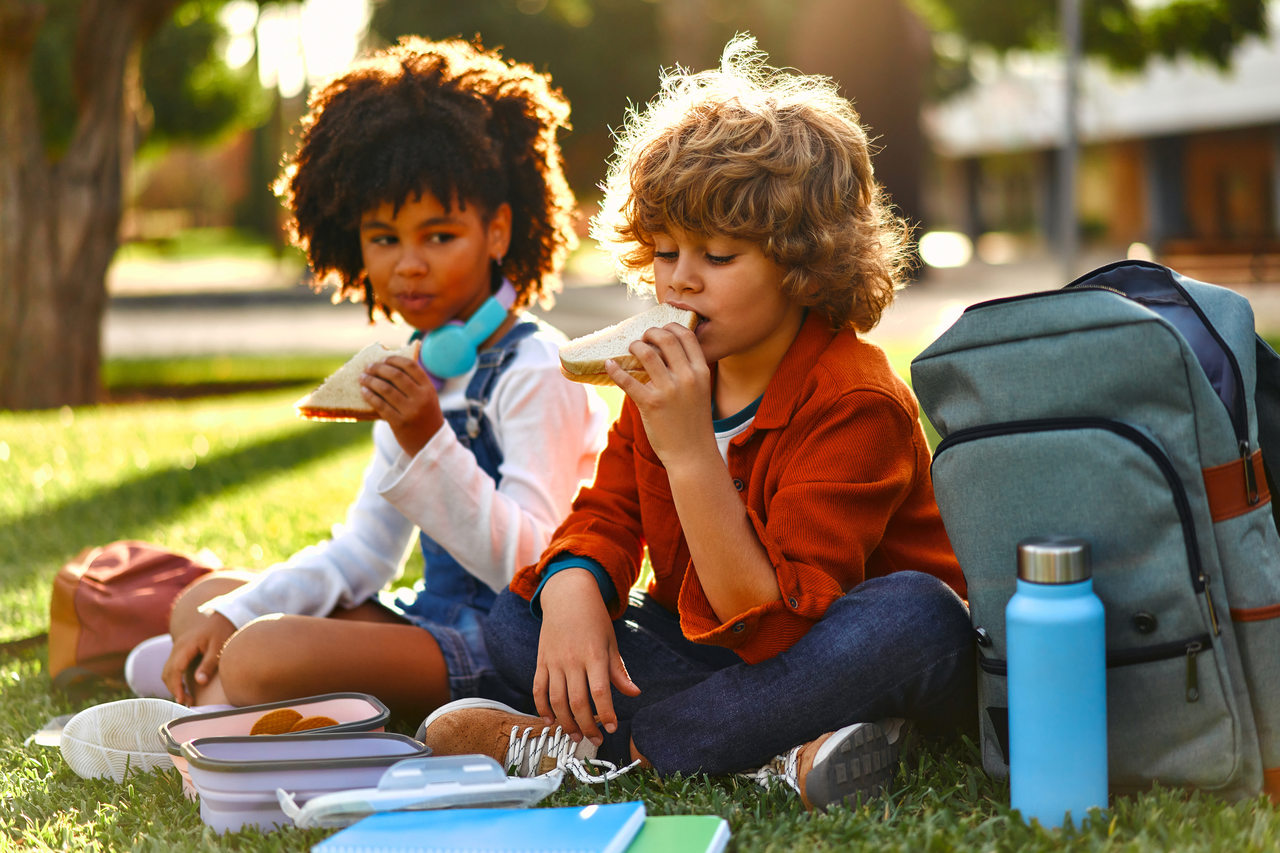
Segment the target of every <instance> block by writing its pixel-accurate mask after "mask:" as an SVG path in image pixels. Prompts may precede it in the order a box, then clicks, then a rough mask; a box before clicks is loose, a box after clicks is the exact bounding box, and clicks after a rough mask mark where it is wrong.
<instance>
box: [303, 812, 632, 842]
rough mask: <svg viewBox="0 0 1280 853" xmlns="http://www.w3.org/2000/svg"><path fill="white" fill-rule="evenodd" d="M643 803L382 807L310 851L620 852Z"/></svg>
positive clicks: (629, 837)
mask: <svg viewBox="0 0 1280 853" xmlns="http://www.w3.org/2000/svg"><path fill="white" fill-rule="evenodd" d="M644 818H645V812H644V803H640V802H634V803H607V804H603V805H599V804H597V805H590V806H583V807H574V808H532V809H444V810H440V811H404V812H380V813H378V814H375V815H371V816H370V817H367V818H365V819H364V820H361V821H359V822H357V823H353V824H352V825H351V826H348V827H347V828H346V829H343V830H341V831H339V832H337V833H335V834H333V835H331V836H329V837H328V838H326V839H325V840H324V841H321V842H320V843H319V844H317V845H316V846H314V847H312V848H311V850H312V853H376V851H386V853H409V851H413V853H462V851H468V852H469V853H514V851H520V853H621V851H623V850H626V849H627V845H628V844H630V843H631V840H632V839H633V838H635V836H636V833H638V832H639V831H640V827H641V826H643V825H644Z"/></svg>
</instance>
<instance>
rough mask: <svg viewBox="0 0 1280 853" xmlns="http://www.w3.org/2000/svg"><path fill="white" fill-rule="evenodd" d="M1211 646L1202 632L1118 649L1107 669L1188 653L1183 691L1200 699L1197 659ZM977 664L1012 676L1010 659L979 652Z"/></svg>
mask: <svg viewBox="0 0 1280 853" xmlns="http://www.w3.org/2000/svg"><path fill="white" fill-rule="evenodd" d="M1212 646H1213V638H1212V637H1210V636H1209V635H1208V634H1201V635H1199V636H1196V637H1190V638H1188V639H1186V640H1174V641H1173V642H1169V643H1160V644H1158V645H1154V646H1145V647H1143V648H1137V649H1117V650H1116V651H1108V652H1107V669H1116V668H1119V667H1122V666H1133V665H1135V664H1144V663H1156V662H1157V661H1162V660H1171V659H1173V658H1177V657H1182V656H1183V655H1185V656H1186V658H1187V676H1186V684H1185V688H1184V689H1185V694H1184V695H1185V696H1186V700H1187V702H1188V703H1191V702H1198V701H1200V668H1199V664H1198V663H1197V662H1196V656H1197V655H1199V654H1200V653H1201V652H1203V651H1206V650H1208V649H1209V648H1211V647H1212ZM978 667H979V668H980V669H981V670H982V671H983V672H985V673H987V674H988V675H995V676H999V677H1001V678H1008V677H1009V662H1008V661H1004V660H1000V659H999V658H989V657H984V656H983V655H981V654H980V655H978Z"/></svg>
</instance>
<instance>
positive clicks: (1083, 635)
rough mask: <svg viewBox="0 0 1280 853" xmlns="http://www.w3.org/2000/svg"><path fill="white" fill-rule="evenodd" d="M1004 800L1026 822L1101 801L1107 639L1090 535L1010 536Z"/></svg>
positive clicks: (1075, 815) (1078, 814) (1050, 823)
mask: <svg viewBox="0 0 1280 853" xmlns="http://www.w3.org/2000/svg"><path fill="white" fill-rule="evenodd" d="M1005 637H1006V640H1007V645H1008V657H1009V784H1010V802H1011V805H1012V806H1013V808H1015V809H1018V810H1019V811H1021V812H1022V816H1023V818H1024V819H1025V820H1027V821H1028V822H1029V821H1030V820H1031V819H1032V818H1035V819H1037V820H1039V821H1040V823H1041V824H1042V825H1043V826H1045V827H1050V828H1051V827H1057V826H1061V825H1062V823H1063V820H1064V818H1065V817H1066V816H1067V815H1068V814H1069V815H1070V818H1071V820H1072V821H1073V822H1074V823H1075V825H1076V826H1079V825H1080V822H1081V821H1082V820H1083V819H1084V817H1085V816H1086V814H1087V812H1088V810H1089V809H1090V808H1092V807H1094V806H1097V807H1099V808H1102V809H1105V808H1106V807H1107V649H1106V631H1105V624H1104V621H1103V612H1102V602H1101V601H1099V600H1098V597H1097V596H1096V595H1095V594H1094V592H1093V579H1092V577H1091V573H1090V566H1089V543H1088V542H1085V541H1084V540H1083V539H1069V538H1066V537H1060V536H1059V537H1045V538H1038V539H1028V540H1025V541H1023V542H1019V543H1018V581H1017V590H1016V591H1015V592H1014V594H1013V597H1012V598H1010V599H1009V604H1008V606H1007V607H1006V608H1005Z"/></svg>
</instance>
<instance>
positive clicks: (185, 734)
mask: <svg viewBox="0 0 1280 853" xmlns="http://www.w3.org/2000/svg"><path fill="white" fill-rule="evenodd" d="M281 708H291V709H293V710H295V711H297V712H298V713H299V714H301V715H302V716H303V717H329V718H330V719H334V720H337V721H338V724H337V725H336V726H324V727H322V728H317V729H308V730H307V731H306V732H300V733H298V734H320V733H325V732H380V731H382V730H383V728H384V727H385V726H386V724H387V720H388V719H390V718H391V712H390V711H388V710H387V706H386V705H383V704H382V703H381V702H379V701H378V699H377V698H376V697H374V696H370V695H369V694H367V693H325V694H322V695H319V696H306V697H303V698H301V699H288V700H285V701H283V702H268V703H265V704H262V705H245V706H244V707H242V708H231V709H230V710H226V711H211V712H209V713H206V714H192V715H191V716H189V717H179V718H178V719H176V720H170V721H169V722H167V723H165V724H164V725H162V726H160V740H161V742H162V743H164V746H165V750H166V751H167V752H168V753H169V760H170V761H172V762H173V766H174V767H177V768H178V772H179V773H181V774H182V791H183V793H184V794H186V795H187V798H188V799H195V797H196V790H195V787H194V786H193V785H192V784H191V773H190V772H189V770H188V768H187V759H186V757H185V756H184V755H183V754H182V745H183V744H184V743H186V742H188V741H191V740H195V739H196V738H204V737H239V736H247V735H248V734H249V732H250V730H252V729H253V724H254V723H256V722H257V721H258V720H259V719H261V718H262V716H263V715H264V714H267V713H269V712H271V711H276V710H279V709H281ZM298 734H288V735H281V737H297V736H298ZM255 737H267V735H256V736H255Z"/></svg>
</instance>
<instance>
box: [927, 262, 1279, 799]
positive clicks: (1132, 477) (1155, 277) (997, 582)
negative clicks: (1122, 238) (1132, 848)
mask: <svg viewBox="0 0 1280 853" xmlns="http://www.w3.org/2000/svg"><path fill="white" fill-rule="evenodd" d="M911 376H912V381H913V385H914V388H915V392H916V394H917V396H918V397H919V399H920V403H921V406H922V408H923V409H924V411H925V413H926V414H927V415H928V417H929V419H930V421H932V423H933V425H934V426H935V428H936V429H937V430H938V432H939V434H940V435H941V436H942V441H941V442H940V443H939V445H938V447H937V448H936V450H935V454H934V461H933V468H932V471H933V484H934V489H935V492H936V494H937V499H938V506H939V508H940V509H941V511H942V518H943V521H944V523H945V525H946V528H947V533H948V535H949V536H950V538H951V543H952V545H953V546H954V547H955V551H956V556H957V557H958V559H959V561H960V566H961V568H962V569H963V570H964V575H965V579H966V581H967V582H968V587H969V605H970V610H971V614H972V619H973V625H974V630H975V632H976V634H977V641H978V655H979V661H978V663H979V700H980V701H979V704H980V708H979V715H980V719H979V722H980V728H981V739H982V753H983V765H984V767H985V768H986V770H987V771H988V772H989V773H991V774H993V775H995V776H1004V775H1006V774H1007V773H1008V754H1007V731H1008V710H1007V709H1008V704H1007V700H1006V684H1005V660H1006V657H1005V642H1004V636H1005V632H1004V609H1005V605H1006V603H1007V602H1008V600H1009V597H1010V596H1011V595H1012V593H1013V589H1014V585H1015V575H1016V566H1015V558H1016V547H1017V543H1018V542H1019V541H1021V540H1023V539H1027V538H1031V537H1034V536H1041V535H1046V534H1059V535H1066V536H1073V537H1080V538H1083V539H1087V540H1088V541H1089V543H1090V546H1091V551H1092V559H1093V578H1094V588H1095V590H1096V592H1097V594H1098V596H1099V598H1101V599H1102V602H1103V605H1104V607H1105V610H1106V633H1107V717H1108V749H1109V770H1110V781H1111V786H1112V789H1113V790H1115V791H1129V790H1138V789H1143V788H1149V787H1150V786H1151V785H1152V783H1155V782H1159V783H1161V784H1163V785H1170V786H1194V787H1196V788H1201V789H1206V790H1210V791H1215V792H1218V793H1220V794H1222V795H1224V796H1228V797H1243V796H1250V795H1253V794H1256V793H1258V792H1259V791H1261V790H1264V789H1266V790H1268V791H1269V792H1271V793H1272V794H1273V795H1275V794H1277V793H1280V618H1277V617H1280V538H1278V537H1277V533H1276V521H1275V518H1274V517H1273V514H1272V513H1273V508H1272V505H1271V501H1270V488H1269V485H1268V476H1267V472H1266V466H1265V465H1264V464H1263V461H1262V449H1265V450H1266V451H1267V452H1268V453H1269V456H1268V458H1269V459H1272V460H1273V461H1274V460H1275V459H1277V458H1280V359H1278V358H1277V356H1276V353H1275V352H1274V351H1272V349H1271V348H1270V347H1269V346H1268V345H1267V344H1266V343H1264V342H1263V341H1262V340H1261V339H1260V338H1258V337H1257V335H1256V334H1255V332H1254V326H1253V312H1252V309H1251V308H1250V307H1249V303H1248V301H1247V300H1246V299H1244V298H1243V297H1242V296H1240V295H1239V294H1236V293H1234V292H1232V291H1230V290H1227V289H1225V288H1221V287H1215V286H1214V285H1210V284H1204V283H1202V282H1198V281H1193V280H1191V279H1188V278H1185V277H1183V276H1181V275H1179V274H1178V273H1175V272H1173V271H1171V270H1169V269H1167V268H1165V267H1162V266H1160V265H1158V264H1152V263H1145V262H1141V261H1123V262H1120V263H1115V264H1111V265H1109V266H1105V267H1102V268H1100V269H1098V270H1095V271H1094V272H1092V273H1089V274H1088V275H1085V276H1083V277H1081V278H1079V279H1077V280H1076V281H1073V282H1072V283H1071V284H1069V285H1067V286H1066V287H1065V288H1063V289H1062V290H1054V291H1045V292H1039V293H1030V294H1026V295H1022V296H1014V297H1009V298H1005V299H995V300H992V301H989V302H982V303H979V304H976V305H973V306H970V307H969V308H968V309H967V310H966V311H965V312H964V314H963V315H962V316H961V317H960V319H959V320H958V321H957V322H956V323H955V324H954V325H953V326H952V327H951V328H950V329H948V330H947V331H946V332H945V333H944V334H943V335H942V336H941V337H939V338H938V339H937V340H936V341H935V342H934V343H933V344H931V345H930V346H929V347H928V348H927V349H925V351H924V352H923V353H921V354H920V355H919V356H918V357H917V358H916V359H915V361H913V362H912V366H911ZM1255 389H1256V392H1255ZM1259 424H1262V427H1263V428H1262V430H1261V432H1260V430H1259ZM1260 447H1261V448H1262V449H1260Z"/></svg>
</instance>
